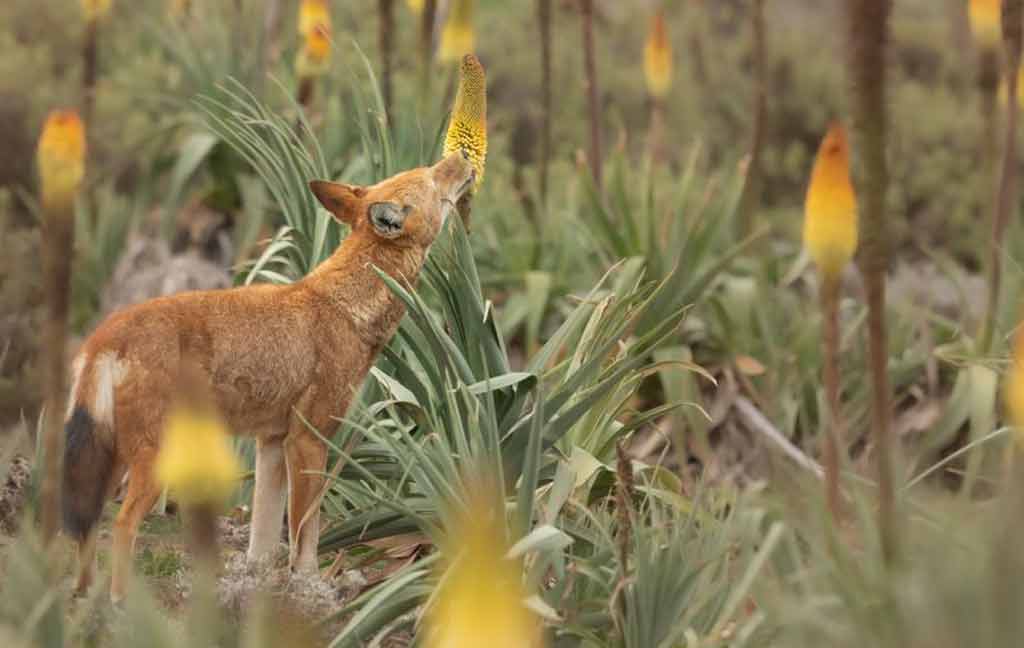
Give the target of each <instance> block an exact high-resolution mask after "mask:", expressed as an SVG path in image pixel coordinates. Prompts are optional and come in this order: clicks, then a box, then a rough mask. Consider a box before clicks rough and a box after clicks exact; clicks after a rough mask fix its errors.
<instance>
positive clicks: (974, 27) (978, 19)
mask: <svg viewBox="0 0 1024 648" xmlns="http://www.w3.org/2000/svg"><path fill="white" fill-rule="evenodd" d="M967 15H968V17H969V18H970V21H971V33H972V34H974V40H975V41H976V42H977V43H978V44H979V45H981V46H982V47H995V46H997V45H998V44H999V41H1000V39H1001V38H1002V27H1001V22H1002V6H1001V2H1000V0H970V3H969V4H968V6H967Z"/></svg>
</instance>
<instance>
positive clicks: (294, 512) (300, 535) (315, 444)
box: [284, 423, 327, 573]
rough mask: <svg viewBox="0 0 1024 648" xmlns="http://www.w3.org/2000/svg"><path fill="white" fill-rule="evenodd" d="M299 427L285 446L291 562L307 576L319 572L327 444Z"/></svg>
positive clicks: (286, 440) (295, 568)
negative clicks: (322, 496) (322, 495)
mask: <svg viewBox="0 0 1024 648" xmlns="http://www.w3.org/2000/svg"><path fill="white" fill-rule="evenodd" d="M300 425H301V426H302V427H301V428H296V429H295V430H294V431H293V432H291V433H289V435H288V438H287V439H285V444H284V451H285V461H286V463H287V466H288V546H289V561H288V562H289V564H290V565H291V568H292V570H293V571H296V572H305V573H308V572H315V571H316V570H317V557H316V555H317V544H318V542H319V540H320V492H321V490H322V489H323V486H324V477H323V473H324V470H325V469H326V468H327V445H326V444H325V443H324V442H323V441H321V440H320V439H319V438H317V437H316V436H315V435H314V434H313V433H312V432H310V431H309V430H308V429H306V428H305V424H301V423H300ZM325 425H326V423H325ZM318 429H325V428H318Z"/></svg>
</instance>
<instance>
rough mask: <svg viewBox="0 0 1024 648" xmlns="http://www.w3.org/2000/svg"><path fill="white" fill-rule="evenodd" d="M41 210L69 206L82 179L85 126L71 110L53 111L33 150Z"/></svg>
mask: <svg viewBox="0 0 1024 648" xmlns="http://www.w3.org/2000/svg"><path fill="white" fill-rule="evenodd" d="M36 165H37V166H38V168H39V186H40V193H41V196H42V203H43V207H44V208H46V209H48V210H49V209H57V208H66V207H69V206H70V205H71V204H73V203H74V201H75V196H76V195H77V194H78V190H79V188H81V186H82V179H83V178H84V177H85V126H84V125H83V124H82V120H81V118H79V116H78V113H77V112H75V111H74V110H55V111H53V112H51V113H50V115H49V116H48V117H47V118H46V123H45V124H44V125H43V132H42V135H41V136H40V137H39V147H38V149H37V150H36Z"/></svg>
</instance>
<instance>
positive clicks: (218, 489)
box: [155, 405, 242, 506]
mask: <svg viewBox="0 0 1024 648" xmlns="http://www.w3.org/2000/svg"><path fill="white" fill-rule="evenodd" d="M155 471H156V478H157V480H158V481H159V482H160V483H161V484H163V485H164V486H165V487H167V488H170V489H171V490H173V491H174V492H175V494H176V495H177V497H178V499H180V500H181V501H182V503H184V504H187V505H191V506H218V505H220V504H223V503H224V501H225V500H227V498H228V497H229V496H230V495H231V492H232V491H233V490H234V489H235V486H236V485H237V482H238V479H239V477H240V476H241V472H242V471H241V468H240V467H239V464H238V459H237V458H236V457H235V453H234V451H233V450H232V448H231V443H230V441H229V439H228V433H227V430H226V429H225V427H224V423H223V421H221V419H220V418H219V417H218V416H217V415H216V414H214V413H213V412H212V411H210V410H208V409H206V410H204V409H202V408H197V407H192V406H185V405H179V406H177V407H176V408H175V409H173V410H172V411H171V413H170V414H169V415H168V417H167V422H166V424H165V426H164V435H163V438H162V440H161V445H160V453H159V455H158V456H157V460H156V467H155Z"/></svg>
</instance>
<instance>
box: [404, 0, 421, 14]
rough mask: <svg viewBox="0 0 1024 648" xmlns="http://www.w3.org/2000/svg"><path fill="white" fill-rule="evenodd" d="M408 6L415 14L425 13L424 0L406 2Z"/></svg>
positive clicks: (407, 0)
mask: <svg viewBox="0 0 1024 648" xmlns="http://www.w3.org/2000/svg"><path fill="white" fill-rule="evenodd" d="M406 4H408V5H409V9H410V10H412V12H413V13H416V14H420V13H423V4H424V2H423V0H406Z"/></svg>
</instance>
